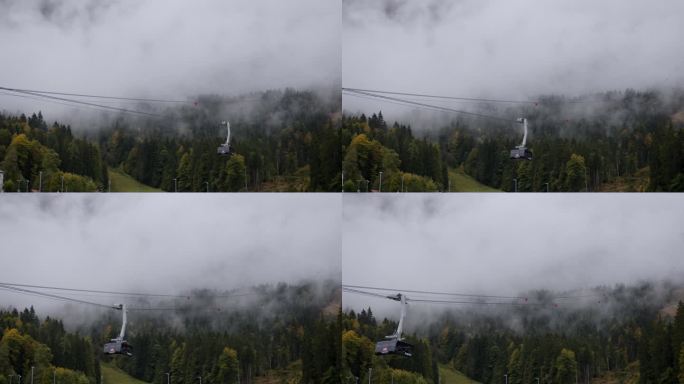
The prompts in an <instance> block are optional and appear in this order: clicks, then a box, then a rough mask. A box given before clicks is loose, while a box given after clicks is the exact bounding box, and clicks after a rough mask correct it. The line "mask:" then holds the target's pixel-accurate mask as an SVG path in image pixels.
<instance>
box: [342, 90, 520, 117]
mask: <svg viewBox="0 0 684 384" xmlns="http://www.w3.org/2000/svg"><path fill="white" fill-rule="evenodd" d="M343 91H344V92H346V93H347V94H348V95H350V96H357V95H364V96H369V97H372V98H376V99H381V100H389V101H394V102H398V103H403V104H408V105H413V106H417V107H422V108H428V109H432V110H437V111H442V112H451V113H458V114H463V115H468V116H473V117H478V118H483V119H490V120H498V121H504V122H507V123H517V121H516V120H515V119H507V118H503V117H500V116H493V115H485V114H483V113H477V112H468V111H463V110H458V109H454V108H449V107H444V106H439V105H434V104H427V103H422V102H418V101H411V100H407V99H401V98H397V97H391V96H384V95H380V94H375V93H370V92H366V91H359V90H351V89H345V90H343Z"/></svg>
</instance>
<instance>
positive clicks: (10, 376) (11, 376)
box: [9, 375, 14, 384]
mask: <svg viewBox="0 0 684 384" xmlns="http://www.w3.org/2000/svg"><path fill="white" fill-rule="evenodd" d="M13 377H14V375H9V378H10V384H12V378H13Z"/></svg>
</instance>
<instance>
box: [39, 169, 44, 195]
mask: <svg viewBox="0 0 684 384" xmlns="http://www.w3.org/2000/svg"><path fill="white" fill-rule="evenodd" d="M38 192H43V171H40V172H38Z"/></svg>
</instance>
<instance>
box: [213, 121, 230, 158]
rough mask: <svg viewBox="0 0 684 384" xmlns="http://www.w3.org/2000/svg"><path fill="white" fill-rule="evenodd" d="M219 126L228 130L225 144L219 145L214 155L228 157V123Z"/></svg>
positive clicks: (223, 122)
mask: <svg viewBox="0 0 684 384" xmlns="http://www.w3.org/2000/svg"><path fill="white" fill-rule="evenodd" d="M221 125H225V126H226V129H227V130H228V136H227V137H226V142H225V143H223V144H221V145H219V146H218V148H216V153H217V154H219V155H221V156H229V155H230V123H229V122H227V121H222V122H221Z"/></svg>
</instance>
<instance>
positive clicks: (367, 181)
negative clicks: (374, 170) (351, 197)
mask: <svg viewBox="0 0 684 384" xmlns="http://www.w3.org/2000/svg"><path fill="white" fill-rule="evenodd" d="M368 184H370V180H368V179H366V192H368Z"/></svg>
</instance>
